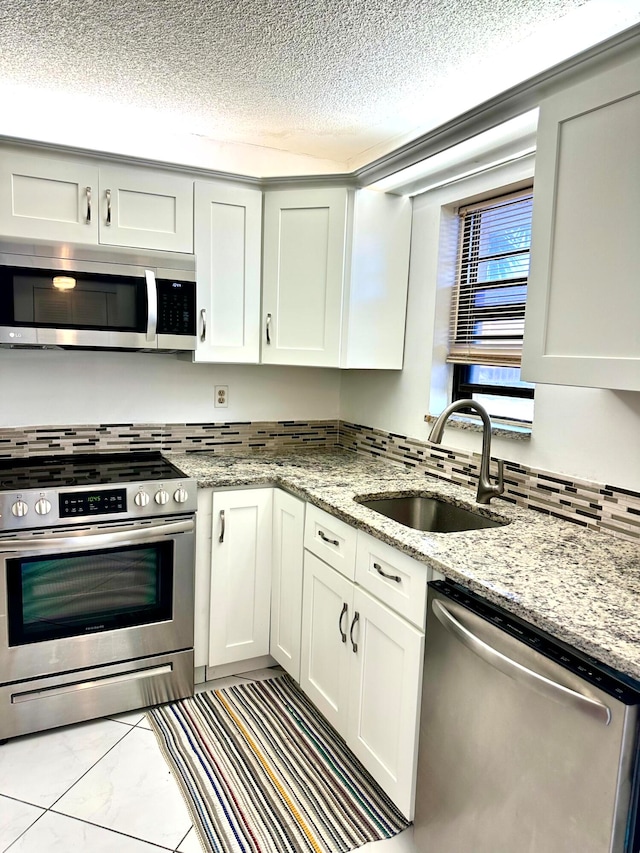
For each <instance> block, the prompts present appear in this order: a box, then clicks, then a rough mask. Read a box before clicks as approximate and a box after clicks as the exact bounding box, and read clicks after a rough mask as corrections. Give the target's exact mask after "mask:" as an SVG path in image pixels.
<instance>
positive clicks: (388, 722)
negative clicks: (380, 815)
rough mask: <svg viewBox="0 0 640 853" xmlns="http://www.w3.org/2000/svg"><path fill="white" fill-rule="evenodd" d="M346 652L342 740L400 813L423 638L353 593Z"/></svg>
mask: <svg viewBox="0 0 640 853" xmlns="http://www.w3.org/2000/svg"><path fill="white" fill-rule="evenodd" d="M354 619H355V620H356V621H355V625H353V630H352V631H350V634H351V636H350V637H349V640H348V644H347V650H348V654H350V655H351V665H350V667H349V702H348V706H347V734H346V740H347V743H348V744H349V747H350V748H351V750H352V751H353V752H354V753H355V755H357V756H358V758H359V759H360V761H361V762H362V763H363V764H364V766H365V767H366V768H367V770H368V771H369V772H370V773H371V775H372V776H373V777H374V779H376V780H377V781H378V783H379V784H380V785H381V786H382V787H383V788H384V790H385V791H386V792H387V794H388V795H389V796H390V797H391V799H392V800H393V801H394V803H395V804H396V805H397V806H398V808H399V809H400V811H401V812H402V813H403V814H404V815H406V816H407V818H411V817H412V816H413V803H414V797H415V774H416V762H417V739H418V728H419V723H420V697H421V691H422V661H423V656H424V634H423V633H422V632H421V631H418V630H417V628H414V627H413V625H410V624H409V623H408V622H406V621H405V620H404V619H402V618H401V617H400V616H398V615H397V614H396V613H394V612H393V611H392V610H389V608H388V607H386V606H385V605H384V604H382V603H381V602H379V601H377V600H376V599H375V598H372V597H371V596H370V595H368V593H366V592H364V590H362V589H360V588H359V587H355V588H354V594H353V618H352V620H351V623H350V624H353V620H354Z"/></svg>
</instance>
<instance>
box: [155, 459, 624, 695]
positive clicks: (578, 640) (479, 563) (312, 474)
mask: <svg viewBox="0 0 640 853" xmlns="http://www.w3.org/2000/svg"><path fill="white" fill-rule="evenodd" d="M170 458H171V461H172V462H173V463H174V464H175V465H177V466H178V467H179V468H180V469H181V470H182V471H183V472H184V473H185V474H186V475H188V476H190V477H194V478H195V479H197V481H198V486H199V487H211V486H213V487H216V488H227V487H242V486H254V487H258V486H266V485H275V486H281V487H282V488H284V489H286V490H287V491H289V492H291V493H293V494H294V495H297V496H298V497H300V498H303V499H304V500H307V501H310V502H311V503H313V504H315V505H316V506H319V507H321V508H322V509H324V510H326V511H327V512H330V513H331V514H333V515H335V516H337V517H338V518H341V519H343V520H344V521H346V522H347V523H349V524H351V525H352V526H353V527H356V528H358V529H359V530H365V531H367V533H370V534H371V535H372V536H375V537H376V538H378V539H380V540H382V541H383V542H387V543H389V544H390V545H393V546H394V547H396V548H398V549H399V550H401V551H404V552H405V553H407V554H409V555H410V556H412V557H414V558H416V559H417V560H420V561H421V562H423V563H425V564H426V565H428V566H431V567H432V568H434V569H436V570H437V571H439V572H442V574H444V575H446V577H448V578H450V579H451V580H453V581H457V582H458V583H461V584H463V585H464V586H466V587H467V588H468V589H471V590H473V591H475V592H477V593H478V594H479V595H481V596H483V597H484V598H486V599H488V600H490V601H493V602H494V603H496V604H498V605H501V606H502V607H504V608H505V609H507V610H509V611H511V612H512V613H514V614H516V615H517V616H520V617H521V618H523V619H525V620H527V621H528V622H531V623H532V624H534V625H537V626H538V627H539V628H542V629H543V630H545V631H548V632H549V633H550V634H552V635H554V636H555V637H557V638H558V639H560V640H563V641H564V642H566V643H569V644H571V645H572V646H575V647H576V648H578V649H580V650H582V651H583V652H585V653H587V654H588V655H591V656H592V657H594V658H596V659H598V660H600V661H602V662H603V663H605V664H608V665H609V666H611V667H613V668H615V669H617V670H619V671H620V672H623V673H625V674H627V675H629V676H631V677H632V678H635V679H640V548H639V547H638V545H637V544H636V543H633V542H627V541H625V540H621V539H616V538H614V537H612V536H610V535H608V534H606V533H597V532H594V531H588V530H585V529H583V528H581V527H580V526H578V525H575V524H571V523H570V522H565V521H560V520H556V519H554V518H551V517H549V516H546V515H544V514H542V513H538V512H535V511H533V510H527V509H521V508H519V507H516V506H514V505H513V504H510V503H507V502H506V501H502V500H500V499H497V500H493V501H492V502H491V504H490V505H488V506H484V507H481V506H479V505H478V504H476V503H475V492H474V491H473V490H471V489H467V488H464V487H462V486H458V485H456V484H453V483H449V482H447V481H445V480H439V479H436V478H435V477H429V476H425V475H424V474H419V473H416V472H413V471H411V470H408V469H404V468H401V467H400V466H398V465H395V464H393V463H389V462H383V461H380V460H375V459H367V458H366V457H363V456H359V455H357V454H355V453H352V452H349V451H341V450H335V449H333V450H331V451H330V452H329V451H322V450H315V451H309V452H299V453H295V452H293V453H290V452H282V453H273V452H265V451H263V452H260V453H258V452H254V453H247V454H246V455H238V456H236V455H233V456H220V455H218V454H212V453H186V454H185V453H181V454H179V453H176V454H171V456H170ZM397 493H404V494H417V493H420V494H426V495H434V496H436V497H437V496H440V497H444V498H446V499H447V500H449V501H450V502H452V503H456V504H459V505H460V506H464V507H466V508H469V509H473V510H474V511H475V512H480V513H481V514H484V515H488V516H489V517H493V518H496V519H498V520H504V521H508V522H509V523H508V524H506V525H505V526H504V527H495V528H491V529H484V530H474V531H464V532H459V533H423V532H421V531H418V530H412V529H410V528H408V527H405V526H404V525H402V524H399V523H398V522H395V521H392V520H390V519H387V518H385V517H384V516H382V515H380V514H379V513H377V512H375V511H374V510H371V509H367V508H366V507H363V506H361V505H360V504H358V503H356V502H355V501H354V498H355V497H362V496H366V495H393V494H397Z"/></svg>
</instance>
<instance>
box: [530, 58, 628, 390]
mask: <svg viewBox="0 0 640 853" xmlns="http://www.w3.org/2000/svg"><path fill="white" fill-rule="evenodd" d="M639 146H640V59H633V60H632V61H628V62H625V63H623V64H620V65H619V66H618V67H616V68H614V69H612V70H608V71H606V72H603V73H600V74H599V75H597V76H594V77H593V78H591V79H589V80H587V81H586V82H584V83H580V84H579V85H576V86H573V87H572V88H570V89H566V90H565V91H563V92H561V93H559V94H557V95H554V96H553V97H550V98H549V99H548V100H546V101H544V102H543V103H542V104H541V107H540V120H539V125H538V149H537V154H536V177H535V191H534V207H533V226H532V240H531V275H530V280H529V288H528V295H527V312H526V322H525V335H524V351H523V358H522V377H523V379H527V380H529V381H532V382H543V383H552V384H561V385H581V386H587V387H593V388H611V389H619V390H633V391H640V331H639V329H640V286H638V262H637V246H638V235H640V156H639V154H638V151H639Z"/></svg>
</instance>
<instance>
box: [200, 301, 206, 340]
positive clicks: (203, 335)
mask: <svg viewBox="0 0 640 853" xmlns="http://www.w3.org/2000/svg"><path fill="white" fill-rule="evenodd" d="M200 324H201V326H202V331H201V332H200V340H201V341H202V342H203V343H204V341H205V340H206V337H207V309H206V308H201V309H200Z"/></svg>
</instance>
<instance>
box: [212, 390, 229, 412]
mask: <svg viewBox="0 0 640 853" xmlns="http://www.w3.org/2000/svg"><path fill="white" fill-rule="evenodd" d="M215 392H216V396H215V401H214V406H215V407H216V409H226V408H227V407H228V405H229V386H228V385H216V386H215Z"/></svg>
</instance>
